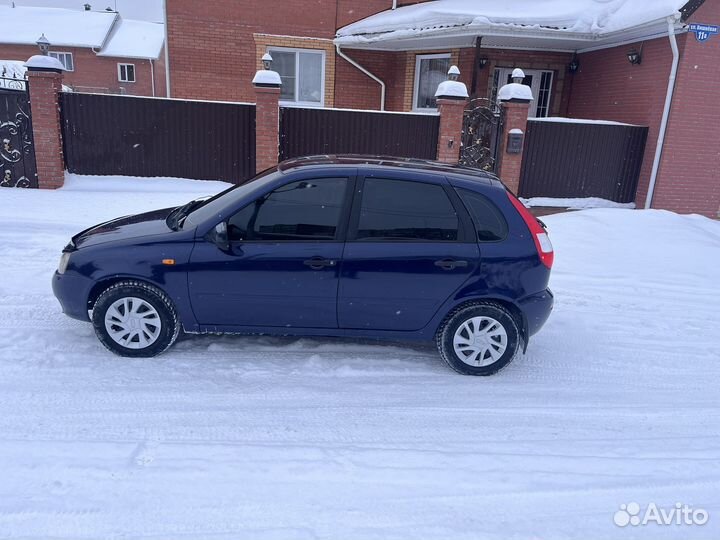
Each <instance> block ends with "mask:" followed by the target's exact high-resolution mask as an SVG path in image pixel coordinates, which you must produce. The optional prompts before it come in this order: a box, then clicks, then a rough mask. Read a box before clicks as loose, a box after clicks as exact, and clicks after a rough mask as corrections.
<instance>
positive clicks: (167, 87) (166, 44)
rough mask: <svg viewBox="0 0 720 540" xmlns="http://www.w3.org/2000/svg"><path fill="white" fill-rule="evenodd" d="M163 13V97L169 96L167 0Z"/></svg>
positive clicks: (164, 3) (164, 1)
mask: <svg viewBox="0 0 720 540" xmlns="http://www.w3.org/2000/svg"><path fill="white" fill-rule="evenodd" d="M163 13H164V14H165V24H164V25H163V26H164V27H165V47H164V48H165V94H166V96H165V97H170V43H169V42H168V16H167V0H163Z"/></svg>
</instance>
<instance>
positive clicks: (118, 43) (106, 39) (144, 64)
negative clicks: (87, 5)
mask: <svg viewBox="0 0 720 540" xmlns="http://www.w3.org/2000/svg"><path fill="white" fill-rule="evenodd" d="M0 20H2V21H3V32H2V34H0V59H2V60H0V64H2V65H4V66H16V65H18V64H17V63H18V62H24V61H25V60H27V59H28V58H29V57H30V56H32V55H34V54H37V53H38V46H37V44H36V42H37V41H38V38H40V36H41V35H44V36H45V37H46V38H47V39H48V41H49V42H50V53H49V54H50V55H51V56H54V57H55V58H57V59H58V60H60V62H61V63H62V64H63V65H64V66H65V69H66V72H65V77H64V84H65V86H66V87H69V89H70V90H76V91H83V92H96V93H113V94H130V95H140V96H154V95H165V93H166V90H165V79H166V77H165V60H164V53H163V45H164V41H165V35H164V34H165V30H164V26H163V25H162V24H156V23H151V22H146V21H136V20H130V19H123V18H122V17H121V16H120V14H119V13H116V12H112V11H92V10H89V9H88V10H84V11H83V10H71V9H58V8H45V7H21V6H17V7H13V6H12V5H9V6H0ZM3 61H4V62H3ZM13 74H15V75H21V76H22V75H24V73H18V70H17V69H7V68H6V70H5V76H12V75H13Z"/></svg>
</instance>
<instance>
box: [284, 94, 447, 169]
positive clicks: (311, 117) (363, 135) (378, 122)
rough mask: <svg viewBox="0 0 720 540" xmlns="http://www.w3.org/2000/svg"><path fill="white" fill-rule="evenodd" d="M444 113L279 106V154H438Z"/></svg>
mask: <svg viewBox="0 0 720 540" xmlns="http://www.w3.org/2000/svg"><path fill="white" fill-rule="evenodd" d="M439 129H440V117H439V116H438V115H430V114H410V113H393V112H377V111H359V110H350V109H319V108H300V107H281V108H280V159H281V160H282V159H288V158H293V157H299V156H306V155H312V154H372V155H383V156H398V157H409V158H418V159H436V156H437V141H438V130H439Z"/></svg>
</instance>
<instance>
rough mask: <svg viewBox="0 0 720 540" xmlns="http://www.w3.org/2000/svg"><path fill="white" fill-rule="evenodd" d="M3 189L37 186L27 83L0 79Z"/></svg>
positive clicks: (0, 175)
mask: <svg viewBox="0 0 720 540" xmlns="http://www.w3.org/2000/svg"><path fill="white" fill-rule="evenodd" d="M0 142H2V146H1V147H0V166H1V167H2V169H1V170H0V187H20V188H29V187H32V188H36V187H38V178H37V163H36V161H35V145H34V141H33V129H32V120H31V117H30V99H29V96H28V92H27V84H26V82H25V81H24V80H20V79H12V78H7V77H0Z"/></svg>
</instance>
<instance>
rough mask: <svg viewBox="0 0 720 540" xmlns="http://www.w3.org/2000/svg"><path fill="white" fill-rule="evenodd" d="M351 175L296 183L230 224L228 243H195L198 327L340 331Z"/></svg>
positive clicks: (193, 289)
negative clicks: (340, 287) (339, 304)
mask: <svg viewBox="0 0 720 540" xmlns="http://www.w3.org/2000/svg"><path fill="white" fill-rule="evenodd" d="M353 183H354V179H353V178H352V177H349V176H337V177H326V178H312V179H307V180H295V181H292V182H290V183H287V184H285V185H282V186H280V187H277V188H275V189H274V190H272V191H271V192H269V193H267V194H266V195H263V196H262V197H259V198H258V199H256V200H255V201H253V202H251V203H250V204H248V205H247V206H245V207H244V208H242V209H241V210H239V211H238V212H237V213H235V214H234V215H232V216H231V217H230V218H229V219H228V221H227V225H228V227H227V228H228V239H229V241H230V242H229V244H230V247H229V249H228V250H226V251H223V250H221V249H219V248H218V247H217V246H216V245H215V244H214V243H212V242H209V241H203V240H198V242H197V244H196V246H195V249H194V250H193V254H192V259H191V267H190V269H189V272H188V284H189V291H190V298H191V302H192V306H193V311H194V313H195V316H196V318H197V320H198V322H199V323H200V325H202V326H205V327H207V326H222V327H227V326H242V327H248V326H250V327H304V328H337V326H338V322H337V310H336V307H337V288H338V278H339V275H338V272H339V266H340V265H339V261H340V259H341V257H342V250H343V239H344V234H345V230H346V228H347V227H346V226H347V216H348V210H349V206H350V200H351V197H352V185H353Z"/></svg>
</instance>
